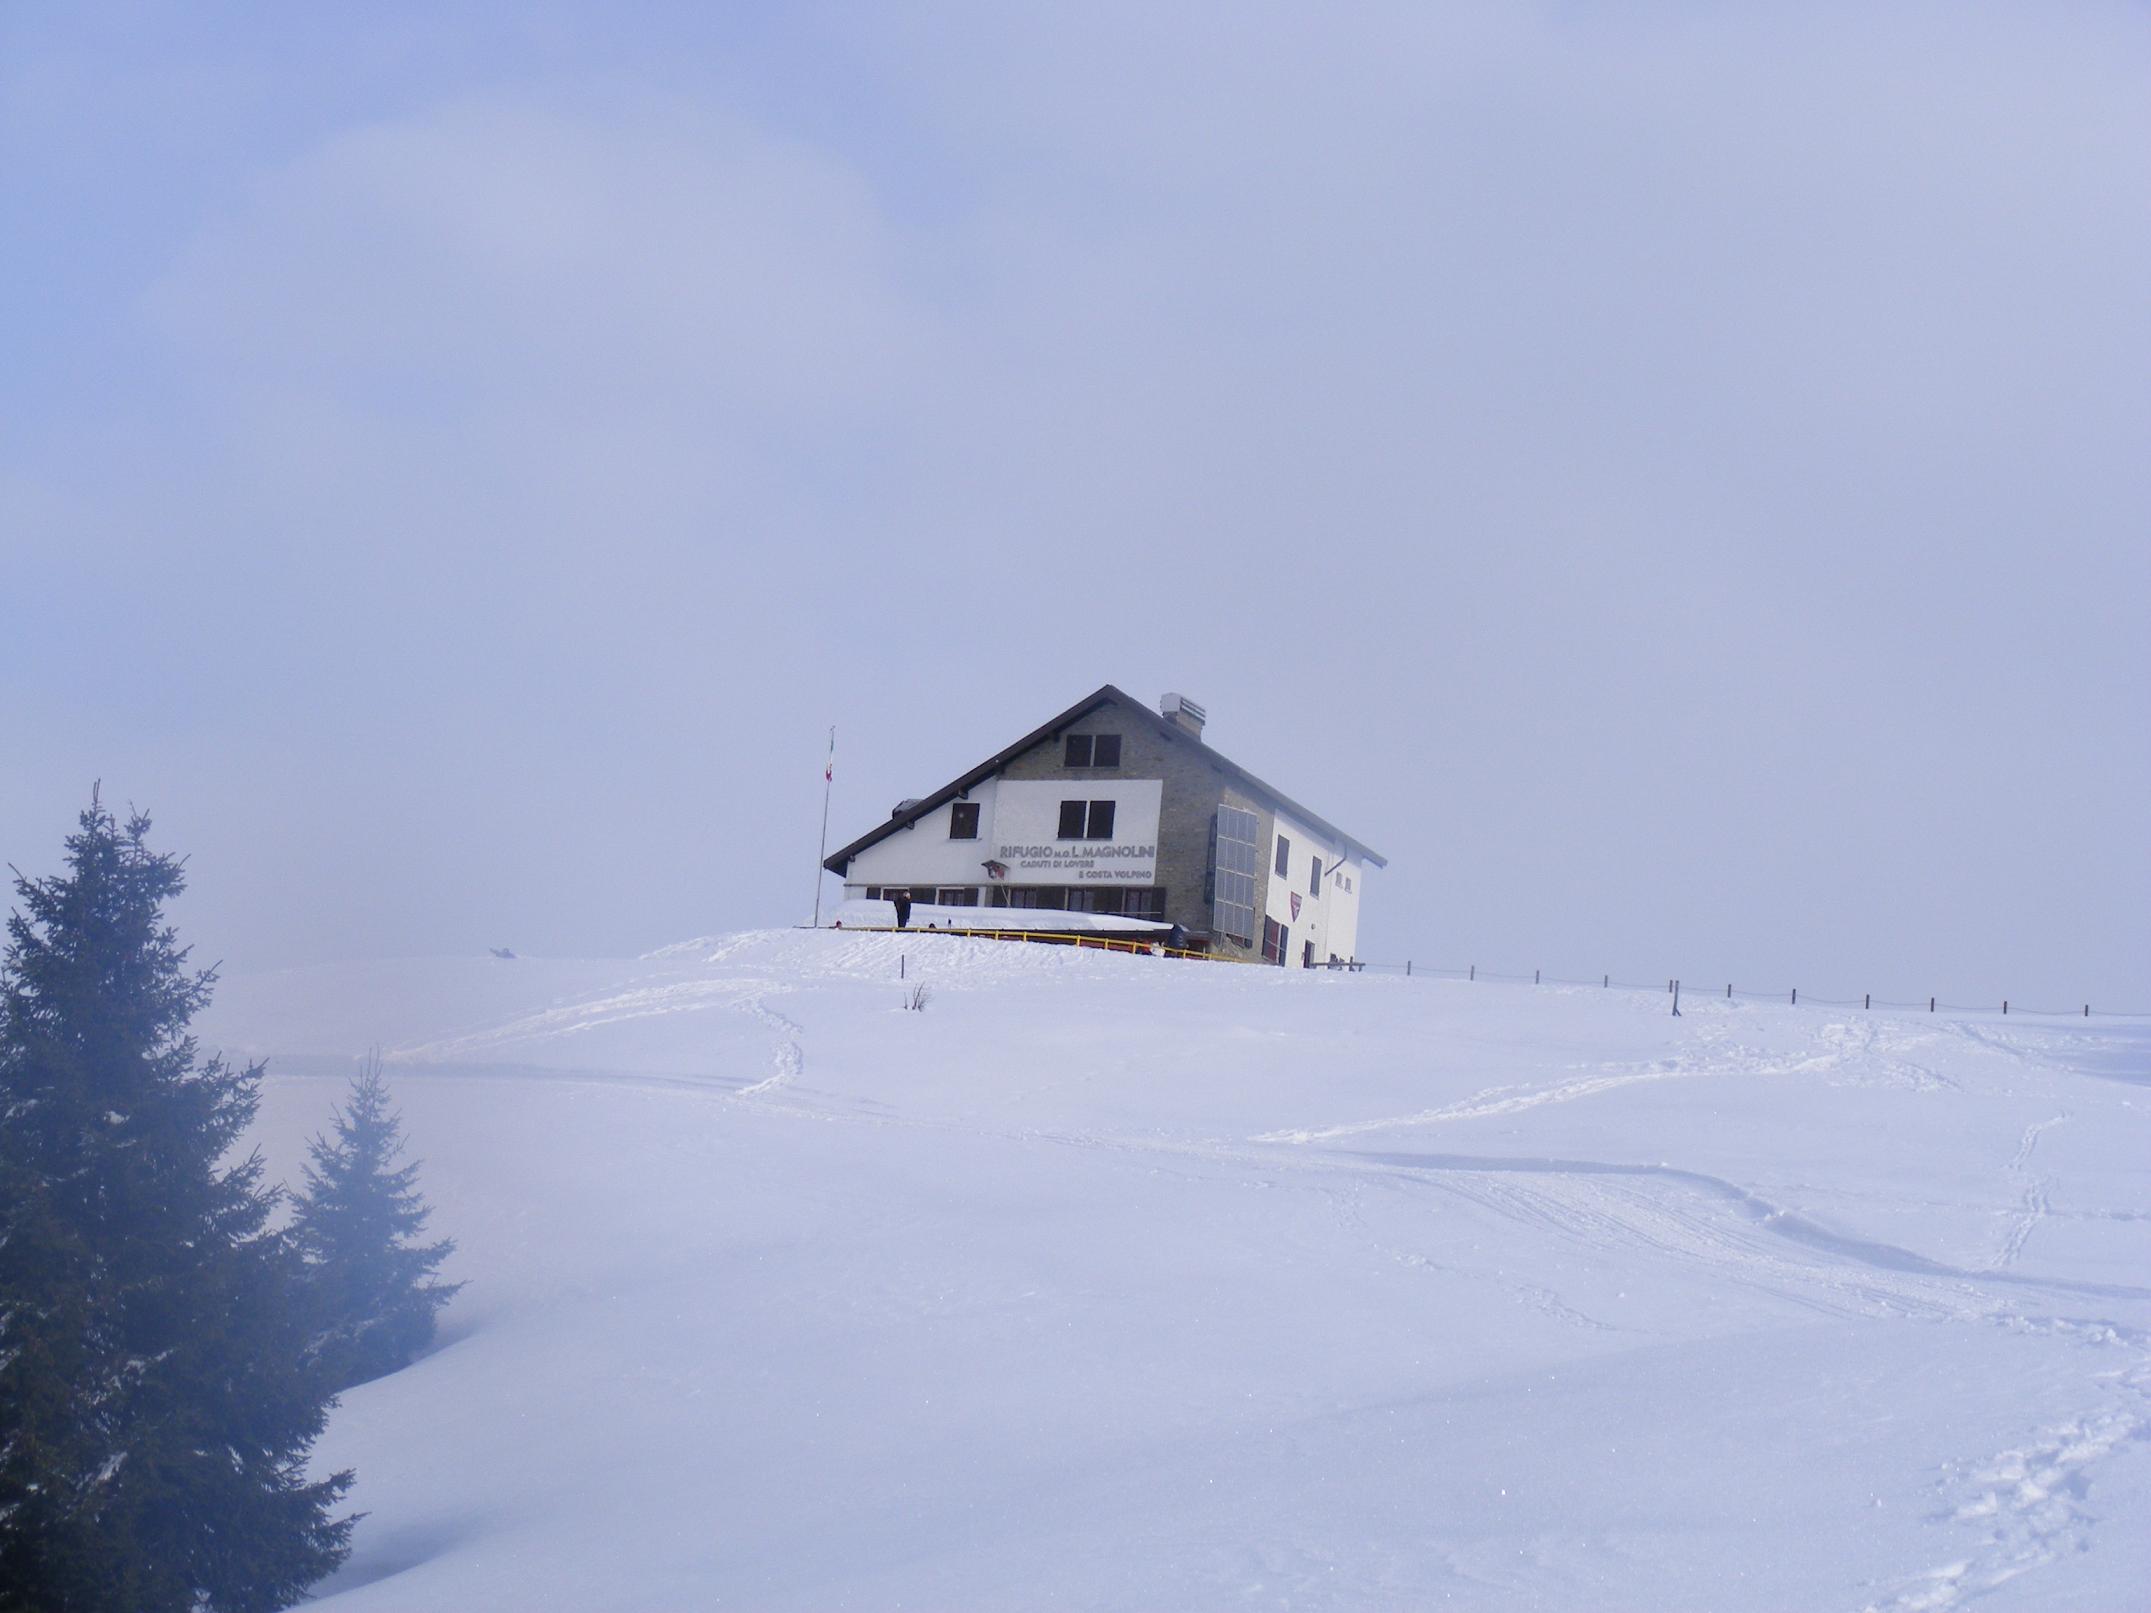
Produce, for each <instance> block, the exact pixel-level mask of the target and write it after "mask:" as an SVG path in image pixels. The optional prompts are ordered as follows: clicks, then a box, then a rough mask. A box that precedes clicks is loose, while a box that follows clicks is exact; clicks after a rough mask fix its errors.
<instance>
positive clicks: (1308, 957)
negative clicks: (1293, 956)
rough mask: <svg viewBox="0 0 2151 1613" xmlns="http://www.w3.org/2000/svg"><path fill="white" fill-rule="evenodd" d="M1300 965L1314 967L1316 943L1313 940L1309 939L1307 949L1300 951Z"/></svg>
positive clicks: (1305, 967)
mask: <svg viewBox="0 0 2151 1613" xmlns="http://www.w3.org/2000/svg"><path fill="white" fill-rule="evenodd" d="M1300 967H1301V968H1302V969H1312V968H1313V967H1314V943H1313V942H1312V941H1309V942H1308V943H1307V945H1306V947H1305V949H1304V950H1303V951H1302V952H1301V953H1300Z"/></svg>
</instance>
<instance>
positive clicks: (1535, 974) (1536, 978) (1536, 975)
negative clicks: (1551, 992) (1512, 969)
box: [1531, 969, 1539, 986]
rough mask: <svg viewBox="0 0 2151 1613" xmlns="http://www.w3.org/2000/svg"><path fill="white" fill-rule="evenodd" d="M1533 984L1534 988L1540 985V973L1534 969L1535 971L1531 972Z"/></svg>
mask: <svg viewBox="0 0 2151 1613" xmlns="http://www.w3.org/2000/svg"><path fill="white" fill-rule="evenodd" d="M1531 983H1532V984H1533V985H1534V986H1535V985H1537V984H1538V983H1539V972H1538V970H1536V969H1534V970H1532V971H1531Z"/></svg>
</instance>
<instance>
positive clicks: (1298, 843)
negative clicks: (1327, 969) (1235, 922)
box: [1263, 812, 1359, 969]
mask: <svg viewBox="0 0 2151 1613" xmlns="http://www.w3.org/2000/svg"><path fill="white" fill-rule="evenodd" d="M1274 822H1275V832H1276V833H1277V834H1281V835H1283V836H1284V837H1285V838H1286V839H1287V840H1289V841H1290V842H1291V843H1292V846H1291V852H1290V866H1289V867H1288V868H1287V870H1286V872H1285V873H1284V875H1283V876H1282V877H1280V876H1279V875H1278V872H1277V842H1276V840H1275V839H1274V838H1273V839H1272V840H1271V842H1270V844H1269V845H1268V846H1267V847H1265V848H1264V851H1263V855H1264V856H1265V857H1267V858H1269V859H1270V861H1269V864H1268V866H1269V870H1270V878H1269V888H1268V893H1267V895H1266V897H1265V906H1264V909H1263V913H1264V916H1265V917H1267V918H1272V919H1275V920H1276V921H1277V922H1278V923H1279V924H1282V925H1285V926H1286V927H1287V928H1289V929H1290V930H1291V932H1292V933H1291V934H1290V935H1289V936H1288V937H1287V938H1286V942H1287V946H1288V949H1289V953H1290V956H1289V957H1288V959H1287V961H1286V967H1287V968H1292V969H1298V968H1301V967H1303V965H1302V964H1301V961H1300V960H1301V959H1302V958H1304V957H1305V956H1306V951H1305V945H1306V943H1307V942H1309V941H1312V942H1313V943H1314V955H1315V962H1316V964H1317V965H1320V964H1323V963H1326V962H1327V961H1328V960H1329V955H1330V954H1331V953H1332V952H1334V953H1336V954H1337V956H1338V957H1340V958H1349V957H1350V956H1351V955H1352V948H1353V946H1354V945H1355V944H1356V943H1357V939H1358V935H1359V897H1358V893H1357V891H1356V890H1355V891H1354V892H1353V893H1352V894H1350V895H1346V894H1345V893H1343V891H1342V890H1341V888H1340V887H1339V885H1338V882H1337V881H1336V880H1334V879H1331V878H1330V877H1329V870H1330V868H1331V867H1333V866H1335V865H1336V864H1337V863H1339V862H1349V859H1348V858H1347V857H1346V854H1345V850H1344V848H1343V847H1342V846H1340V845H1338V844H1337V843H1336V842H1335V841H1332V840H1329V839H1326V838H1324V837H1323V836H1322V835H1320V834H1318V833H1317V832H1316V831H1314V830H1313V829H1310V828H1308V827H1307V825H1306V824H1304V823H1300V822H1297V821H1295V820H1294V819H1292V818H1289V817H1287V816H1285V814H1284V813H1282V812H1279V813H1277V814H1276V815H1275V819H1274ZM1317 856H1319V857H1320V858H1321V859H1322V869H1323V877H1322V889H1321V894H1320V895H1319V896H1318V895H1316V894H1314V892H1313V890H1312V889H1311V888H1310V878H1311V875H1312V873H1313V864H1312V859H1313V858H1315V857H1317ZM1347 871H1348V872H1350V871H1351V870H1349V869H1348V870H1347ZM1353 884H1354V885H1355V886H1356V885H1357V884H1358V879H1357V876H1356V873H1355V874H1354V878H1353ZM1295 891H1297V892H1298V893H1299V898H1300V915H1299V917H1298V918H1294V917H1293V916H1292V894H1293V892H1295Z"/></svg>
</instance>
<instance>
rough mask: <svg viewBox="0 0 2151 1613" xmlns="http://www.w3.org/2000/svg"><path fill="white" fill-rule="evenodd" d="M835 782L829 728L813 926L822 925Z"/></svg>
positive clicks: (833, 736)
mask: <svg viewBox="0 0 2151 1613" xmlns="http://www.w3.org/2000/svg"><path fill="white" fill-rule="evenodd" d="M835 782H836V729H835V728H833V727H832V728H831V729H830V730H829V760H828V761H827V762H825V763H824V764H823V765H822V848H821V850H820V851H819V852H818V853H817V854H816V855H815V858H814V927H815V928H816V929H817V930H818V929H820V928H821V927H822V875H823V873H824V872H826V870H825V869H824V868H823V867H822V864H823V863H825V862H827V861H828V860H829V791H830V788H831V787H832V786H833V785H834V784H835Z"/></svg>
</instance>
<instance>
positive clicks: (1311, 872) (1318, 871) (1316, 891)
mask: <svg viewBox="0 0 2151 1613" xmlns="http://www.w3.org/2000/svg"><path fill="white" fill-rule="evenodd" d="M1307 861H1308V862H1309V863H1310V864H1311V865H1312V866H1310V867H1309V869H1308V870H1307V894H1308V895H1309V896H1320V895H1321V894H1322V859H1321V858H1320V857H1310V858H1308V859H1307Z"/></svg>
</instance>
